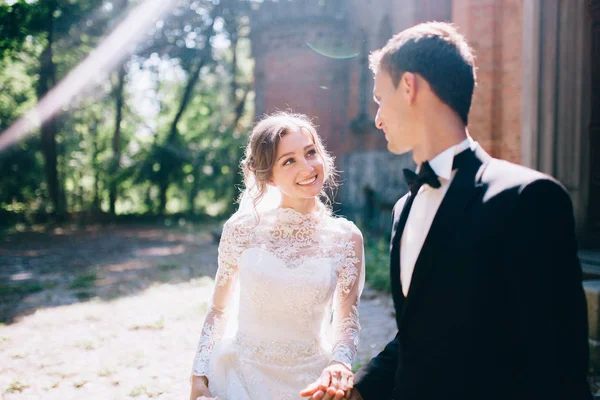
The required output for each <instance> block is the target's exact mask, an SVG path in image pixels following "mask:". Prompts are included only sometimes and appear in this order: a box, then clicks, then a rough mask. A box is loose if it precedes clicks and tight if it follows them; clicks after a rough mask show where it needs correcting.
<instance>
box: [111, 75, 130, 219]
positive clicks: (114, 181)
mask: <svg viewBox="0 0 600 400" xmlns="http://www.w3.org/2000/svg"><path fill="white" fill-rule="evenodd" d="M125 74H126V71H125V64H123V65H121V68H120V69H119V72H118V77H117V87H116V88H115V106H116V110H115V134H114V135H113V140H112V152H113V157H112V161H111V168H110V189H109V202H110V213H111V215H115V214H116V211H115V204H116V202H117V195H118V193H117V191H118V186H119V182H118V178H117V174H118V172H119V165H120V164H121V121H122V119H123V89H124V87H125Z"/></svg>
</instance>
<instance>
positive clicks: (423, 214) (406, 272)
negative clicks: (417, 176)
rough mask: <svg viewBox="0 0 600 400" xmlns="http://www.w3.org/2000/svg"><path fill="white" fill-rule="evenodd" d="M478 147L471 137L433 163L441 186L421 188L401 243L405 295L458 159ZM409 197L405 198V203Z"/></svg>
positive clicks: (440, 155) (409, 215) (431, 164)
mask: <svg viewBox="0 0 600 400" xmlns="http://www.w3.org/2000/svg"><path fill="white" fill-rule="evenodd" d="M475 144H476V143H475V142H474V141H473V140H472V139H471V137H470V136H469V137H467V139H465V140H464V141H462V142H460V143H459V144H457V145H454V146H452V147H449V148H447V149H446V150H444V151H442V152H441V153H440V154H438V155H437V156H435V157H434V158H433V159H432V160H431V161H429V165H430V166H431V168H432V169H433V171H434V172H435V173H436V174H437V176H438V178H439V180H440V183H441V186H440V187H439V188H437V189H434V188H432V187H431V186H429V185H427V184H425V185H423V186H421V188H420V189H419V191H418V192H417V195H416V197H415V200H414V202H413V205H412V207H411V209H410V213H409V214H408V219H407V220H406V226H405V227H404V232H403V233H402V239H401V241H400V279H401V281H402V292H403V293H404V296H407V295H408V289H409V287H410V281H411V279H412V274H413V271H414V268H415V264H416V262H417V258H418V257H419V254H420V253H421V248H422V247H423V243H425V238H426V237H427V234H428V233H429V228H431V224H432V223H433V219H434V218H435V215H436V213H437V210H438V208H439V207H440V204H441V203H442V200H443V199H444V196H445V195H446V192H447V191H448V188H449V187H450V183H451V182H452V179H453V178H454V175H455V173H456V171H455V170H452V163H453V162H454V156H455V155H456V154H458V153H460V152H462V151H464V150H466V149H468V148H469V147H471V148H474V147H475ZM417 171H418V168H417ZM406 197H407V196H405V198H404V201H405V202H406ZM400 210H401V208H400Z"/></svg>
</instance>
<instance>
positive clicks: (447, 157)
mask: <svg viewBox="0 0 600 400" xmlns="http://www.w3.org/2000/svg"><path fill="white" fill-rule="evenodd" d="M473 147H475V142H474V141H473V139H472V138H471V136H469V135H467V138H466V139H465V140H463V141H462V142H460V143H459V144H456V145H454V146H451V147H448V148H447V149H446V150H444V151H442V152H441V153H439V154H438V155H437V156H435V157H433V159H432V160H431V161H429V165H430V166H431V169H433V171H434V172H435V173H436V175H437V176H438V177H440V178H442V179H446V180H449V179H450V178H451V177H452V164H453V163H454V156H455V155H457V154H458V153H461V152H463V151H465V150H466V149H468V148H473Z"/></svg>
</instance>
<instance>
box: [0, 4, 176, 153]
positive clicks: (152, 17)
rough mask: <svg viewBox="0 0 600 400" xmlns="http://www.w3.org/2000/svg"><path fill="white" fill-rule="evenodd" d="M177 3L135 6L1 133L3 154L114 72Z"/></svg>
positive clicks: (0, 140) (0, 142)
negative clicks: (34, 104)
mask: <svg viewBox="0 0 600 400" xmlns="http://www.w3.org/2000/svg"><path fill="white" fill-rule="evenodd" d="M174 2H175V0H146V1H144V2H142V3H141V4H139V5H138V6H136V7H134V8H133V9H132V10H131V11H130V12H129V14H128V15H127V17H126V18H125V19H123V21H122V22H121V23H120V24H119V25H118V26H117V27H116V28H115V29H114V31H113V32H112V33H111V34H110V35H109V36H108V37H106V39H104V40H103V41H102V43H100V45H99V46H98V47H97V48H96V49H95V50H94V51H92V52H91V53H90V54H89V55H88V56H87V58H86V59H85V60H83V61H82V62H81V63H80V64H79V65H78V66H77V67H75V68H74V69H73V70H72V71H71V72H70V73H69V74H68V75H67V76H66V77H65V78H64V79H63V80H62V81H61V82H59V83H58V84H57V85H56V86H55V87H54V88H53V89H52V90H51V91H50V92H48V93H47V94H46V95H45V96H44V97H43V98H42V99H41V100H40V101H39V102H38V104H37V105H36V106H35V108H34V109H33V110H31V111H30V112H28V113H27V114H26V115H24V116H23V117H21V118H19V119H18V120H17V121H15V122H14V123H13V124H12V125H11V126H10V127H9V128H8V129H6V130H5V131H4V132H2V133H1V134H0V151H1V150H3V149H5V148H7V147H8V146H10V145H12V144H14V143H15V142H17V141H19V140H21V139H24V138H25V137H26V136H27V135H29V134H31V133H32V131H33V130H34V129H36V128H39V127H40V126H41V124H43V123H44V122H46V121H48V120H49V119H51V118H52V117H54V116H55V115H56V114H58V113H59V112H60V111H61V110H62V109H63V108H64V107H65V106H66V105H67V104H69V102H70V101H71V100H73V98H74V97H75V96H76V95H78V94H80V93H81V92H82V91H83V90H85V89H86V88H88V87H89V86H90V85H92V84H94V83H95V82H96V79H97V77H98V76H101V75H102V74H107V73H109V72H110V71H112V70H114V69H115V68H116V67H117V66H118V65H119V63H120V62H121V61H122V60H123V58H124V57H126V56H127V54H128V53H130V52H131V51H132V49H133V45H134V44H135V43H137V41H138V40H140V37H141V36H142V35H143V34H145V33H146V32H147V31H148V29H149V28H150V27H151V26H152V24H154V23H155V22H156V21H157V20H158V19H160V18H161V16H162V15H163V14H164V13H165V11H167V10H168V8H169V7H170V6H171V5H172V4H173V3H174Z"/></svg>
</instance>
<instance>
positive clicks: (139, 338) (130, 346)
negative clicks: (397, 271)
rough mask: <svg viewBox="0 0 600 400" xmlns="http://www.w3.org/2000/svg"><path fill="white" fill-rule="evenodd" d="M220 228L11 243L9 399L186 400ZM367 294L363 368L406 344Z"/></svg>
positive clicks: (4, 261) (61, 232)
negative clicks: (393, 342) (389, 348)
mask: <svg viewBox="0 0 600 400" xmlns="http://www.w3.org/2000/svg"><path fill="white" fill-rule="evenodd" d="M215 227H216V226H215V225H210V224H205V225H202V226H198V225H186V224H181V223H174V224H173V226H170V227H169V226H156V225H154V226H139V225H138V226H89V227H85V228H62V229H54V230H52V231H38V232H36V231H28V232H16V233H13V234H10V235H7V236H5V237H3V238H2V239H1V242H0V321H1V322H2V324H1V325H0V399H6V400H12V399H45V400H46V399H48V400H49V399H61V400H65V399H129V398H136V399H147V398H161V399H186V398H187V396H188V392H189V384H188V379H189V373H190V369H191V363H192V359H193V354H194V351H195V348H196V343H197V340H198V335H199V332H200V328H201V325H202V322H203V318H204V315H205V313H206V310H207V307H208V301H209V298H210V295H211V292H212V286H213V277H214V274H215V271H216V256H217V246H216V244H215V242H214V240H213V237H212V235H211V232H212V231H213V229H214V228H215ZM392 310H393V307H392V303H391V299H390V298H389V296H387V295H382V294H379V293H375V292H373V291H369V290H368V289H367V290H366V291H365V293H364V295H363V301H362V303H361V324H362V326H363V330H362V332H361V350H360V354H359V360H358V363H365V362H366V361H368V360H369V359H370V358H371V357H372V356H374V355H376V354H377V353H378V352H379V351H380V350H381V349H382V348H383V346H384V345H385V344H386V343H387V342H388V341H389V340H390V339H391V338H392V337H393V335H394V334H395V323H394V320H393V314H392Z"/></svg>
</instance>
